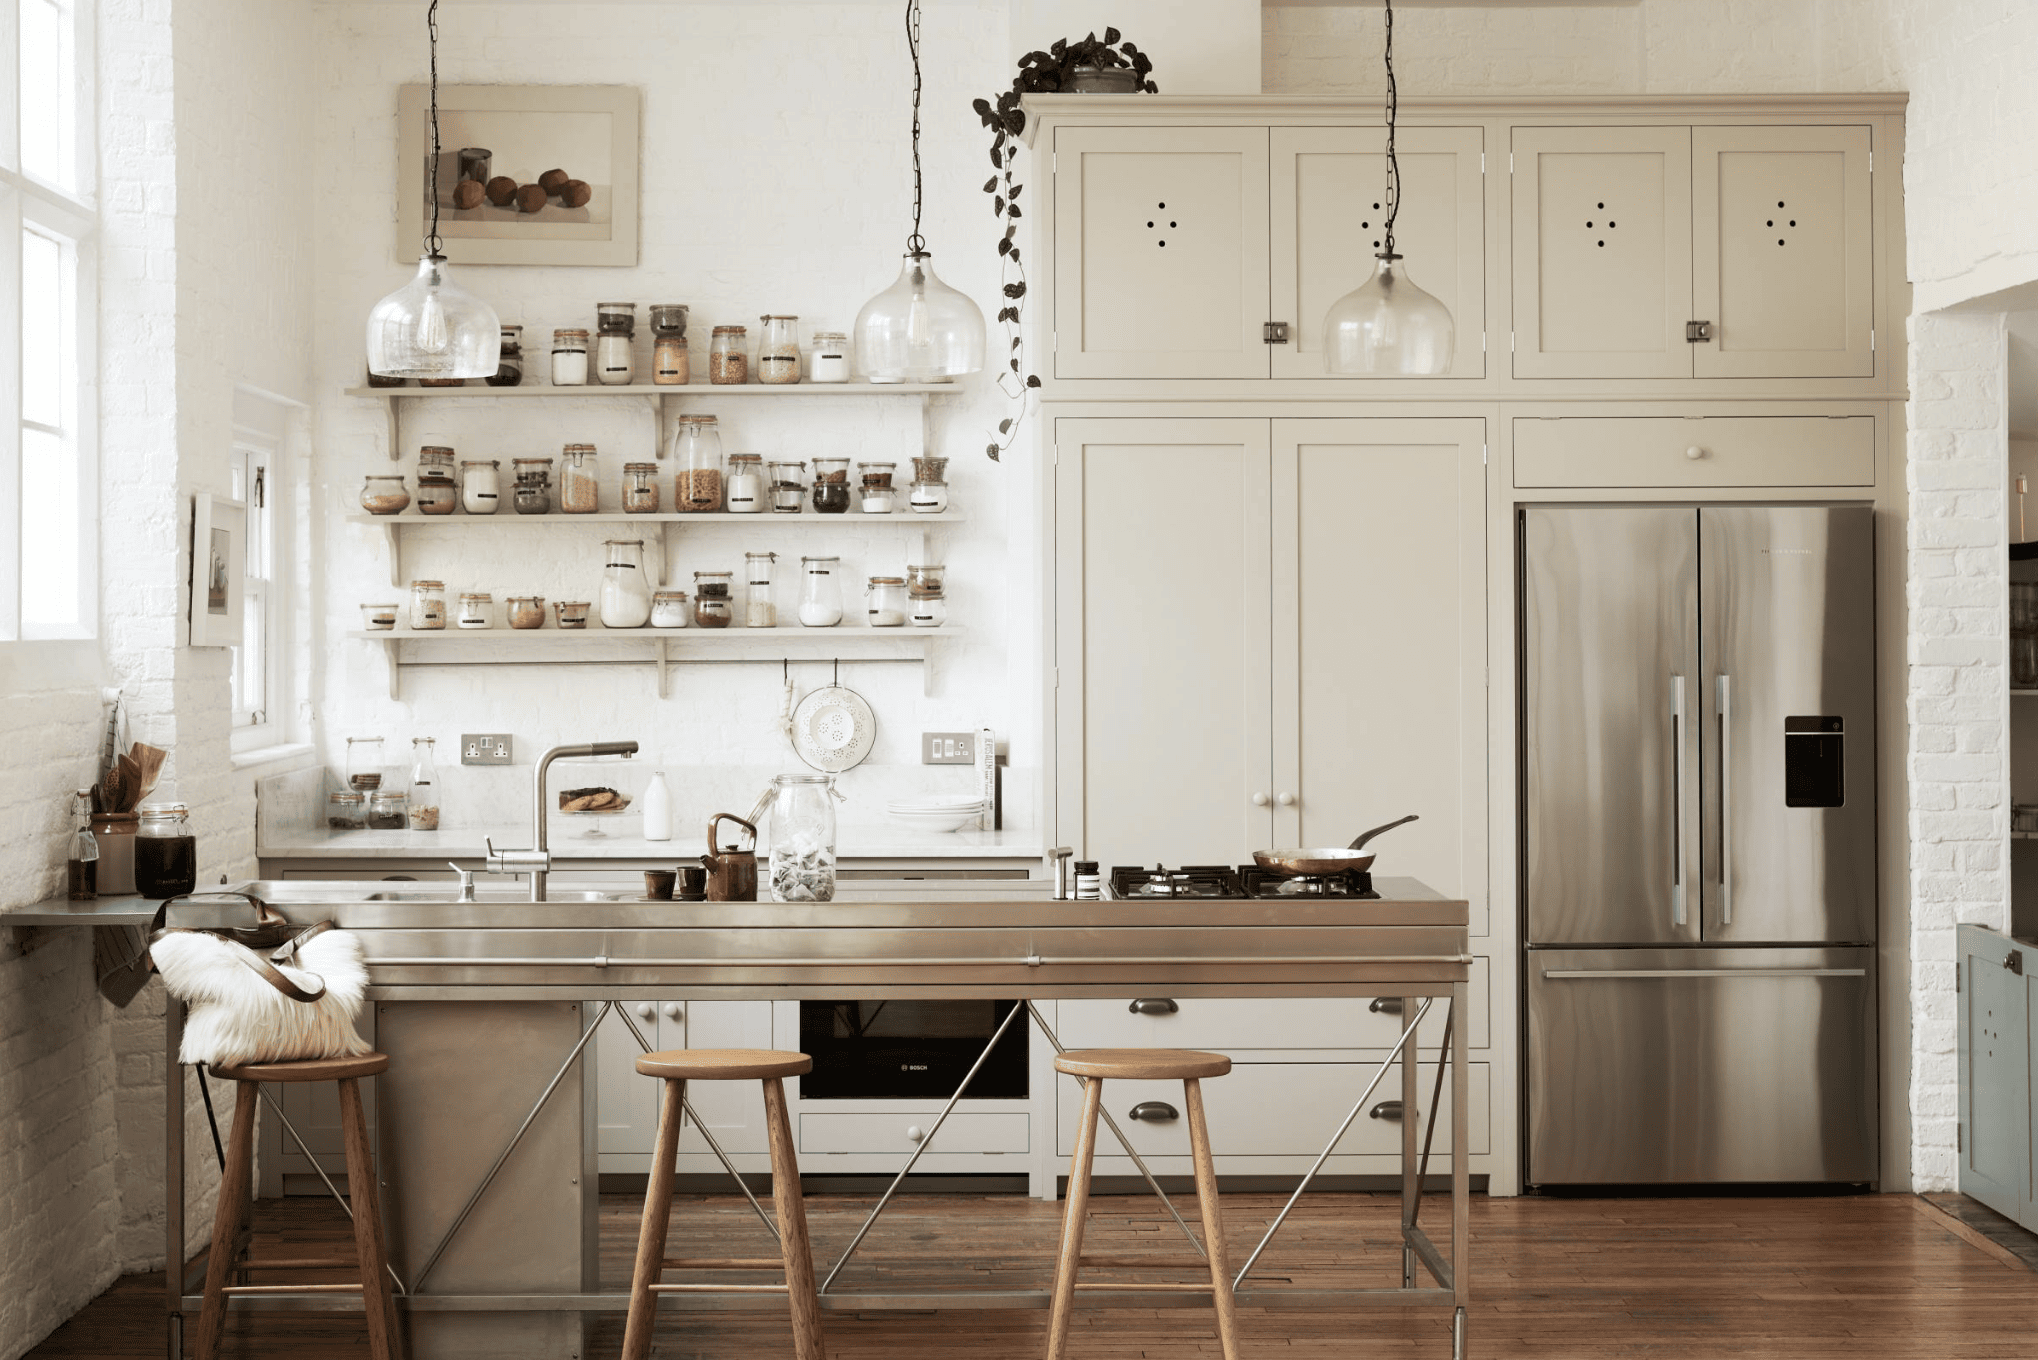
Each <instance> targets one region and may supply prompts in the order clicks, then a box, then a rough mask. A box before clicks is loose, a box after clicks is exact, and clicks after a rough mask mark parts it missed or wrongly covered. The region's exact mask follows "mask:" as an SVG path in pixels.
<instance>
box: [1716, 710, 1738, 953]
mask: <svg viewBox="0 0 2038 1360" xmlns="http://www.w3.org/2000/svg"><path fill="white" fill-rule="evenodd" d="M1716 683H1717V685H1718V687H1719V692H1718V696H1717V699H1716V705H1717V707H1718V708H1719V711H1720V924H1721V925H1723V926H1730V925H1732V924H1733V923H1734V854H1733V835H1734V752H1733V737H1732V731H1733V725H1732V722H1731V719H1732V718H1733V716H1734V682H1733V678H1732V677H1731V676H1725V675H1722V676H1720V677H1719V679H1718V681H1717V682H1716Z"/></svg>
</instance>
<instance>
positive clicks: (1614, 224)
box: [1606, 218, 1620, 230]
mask: <svg viewBox="0 0 2038 1360" xmlns="http://www.w3.org/2000/svg"><path fill="white" fill-rule="evenodd" d="M1606 225H1607V227H1608V229H1609V230H1611V229H1612V228H1614V227H1617V226H1619V225H1620V223H1618V222H1615V221H1613V220H1612V219H1611V218H1609V219H1608V220H1607V223H1606Z"/></svg>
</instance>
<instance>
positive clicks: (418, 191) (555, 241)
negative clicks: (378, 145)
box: [395, 85, 643, 265]
mask: <svg viewBox="0 0 2038 1360" xmlns="http://www.w3.org/2000/svg"><path fill="white" fill-rule="evenodd" d="M430 96H431V87H430V86H428V85H405V86H403V87H401V89H399V91H398V93H397V118H396V124H397V164H396V241H395V248H396V258H397V259H398V260H399V261H401V262H404V263H414V262H415V261H416V260H417V257H418V254H419V243H420V242H422V241H423V240H424V237H425V233H426V231H427V230H429V228H430V215H429V213H428V211H427V203H426V191H427V178H428V175H429V167H430V164H431V158H432V126H431V118H430V102H429V101H430ZM642 109H643V96H642V93H641V92H640V91H639V90H638V89H637V88H636V87H635V86H632V85H441V86H440V87H439V146H440V155H439V173H438V177H437V180H436V183H435V184H434V185H433V186H432V188H433V189H434V191H435V192H437V193H438V195H439V239H440V240H441V241H442V242H443V245H442V246H441V249H442V250H443V251H444V252H445V255H446V258H447V259H448V260H450V261H452V262H453V263H454V264H541V265H634V264H636V263H637V247H638V197H637V186H638V146H639V140H638V139H639V127H640V124H641V119H642ZM476 153H480V154H479V155H476ZM551 170H564V171H565V172H566V173H567V175H568V176H569V177H570V178H571V179H572V180H574V181H576V182H578V183H580V184H583V185H584V186H586V189H587V191H588V194H587V199H586V201H585V202H584V203H580V204H574V203H572V202H571V201H570V198H569V196H568V195H566V194H562V193H559V192H546V193H545V194H544V195H543V199H542V202H541V204H540V206H538V207H537V208H535V210H532V209H530V208H529V205H528V204H526V205H525V206H524V207H520V206H519V205H518V202H517V201H516V200H515V199H512V200H510V201H509V202H508V203H506V204H498V203H496V202H495V201H494V200H493V199H492V198H490V197H488V196H485V194H484V196H483V197H482V198H481V199H480V201H479V203H477V204H476V205H475V206H473V207H470V208H462V207H459V206H457V204H456V203H455V201H454V194H455V193H456V192H457V191H458V186H459V184H460V182H461V181H462V180H463V179H479V180H480V181H481V182H482V184H483V186H484V190H485V188H486V185H487V183H488V182H489V181H491V180H501V179H508V180H513V181H515V183H516V185H517V187H518V188H519V189H522V188H524V187H525V186H527V185H534V184H537V182H538V180H539V179H540V178H541V177H542V176H544V175H545V174H546V172H547V171H551ZM540 187H545V186H540ZM469 192H470V193H471V192H472V191H469Z"/></svg>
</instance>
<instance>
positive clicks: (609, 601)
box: [600, 538, 651, 628]
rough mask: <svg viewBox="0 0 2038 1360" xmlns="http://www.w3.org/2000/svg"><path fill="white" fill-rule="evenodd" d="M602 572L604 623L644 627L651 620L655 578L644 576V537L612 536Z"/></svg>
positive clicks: (602, 612)
mask: <svg viewBox="0 0 2038 1360" xmlns="http://www.w3.org/2000/svg"><path fill="white" fill-rule="evenodd" d="M608 550H609V560H608V565H607V566H605V567H603V568H602V574H601V597H600V600H601V626H602V627H604V628H642V627H643V626H644V625H645V624H647V623H649V622H650V621H651V582H650V581H648V580H646V579H645V576H644V540H643V539H641V538H612V539H610V540H609V541H608Z"/></svg>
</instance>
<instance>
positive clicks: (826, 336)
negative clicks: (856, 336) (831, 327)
mask: <svg viewBox="0 0 2038 1360" xmlns="http://www.w3.org/2000/svg"><path fill="white" fill-rule="evenodd" d="M848 339H849V332H847V331H815V332H814V343H815V344H817V345H818V344H820V343H821V342H822V341H823V340H844V341H846V340H848Z"/></svg>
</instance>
